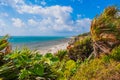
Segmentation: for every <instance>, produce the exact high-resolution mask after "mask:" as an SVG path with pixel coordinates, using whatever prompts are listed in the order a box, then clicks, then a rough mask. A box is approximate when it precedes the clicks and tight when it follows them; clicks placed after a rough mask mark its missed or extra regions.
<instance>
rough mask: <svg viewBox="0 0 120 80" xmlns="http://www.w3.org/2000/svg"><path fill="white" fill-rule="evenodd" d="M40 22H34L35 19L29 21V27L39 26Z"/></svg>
mask: <svg viewBox="0 0 120 80" xmlns="http://www.w3.org/2000/svg"><path fill="white" fill-rule="evenodd" d="M37 24H38V22H37V21H35V20H33V19H29V20H28V25H31V26H37Z"/></svg>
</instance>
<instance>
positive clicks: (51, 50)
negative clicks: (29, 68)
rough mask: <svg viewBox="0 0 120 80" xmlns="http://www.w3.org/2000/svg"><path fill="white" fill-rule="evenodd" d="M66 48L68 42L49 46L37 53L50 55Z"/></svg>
mask: <svg viewBox="0 0 120 80" xmlns="http://www.w3.org/2000/svg"><path fill="white" fill-rule="evenodd" d="M67 46H68V41H65V42H62V43H59V44H56V45H51V46H49V47H46V48H44V49H39V50H38V51H39V52H40V53H41V54H46V53H52V54H55V53H57V52H58V51H59V50H66V49H67Z"/></svg>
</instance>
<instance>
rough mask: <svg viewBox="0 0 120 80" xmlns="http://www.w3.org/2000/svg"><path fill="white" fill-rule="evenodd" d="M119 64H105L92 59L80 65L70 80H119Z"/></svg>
mask: <svg viewBox="0 0 120 80" xmlns="http://www.w3.org/2000/svg"><path fill="white" fill-rule="evenodd" d="M119 79H120V63H119V62H117V61H114V60H112V59H111V60H110V61H109V62H106V61H104V60H102V59H93V60H91V61H89V62H85V63H82V64H81V65H80V66H79V69H78V70H77V72H76V73H75V74H74V75H73V77H72V78H71V79H70V80H119Z"/></svg>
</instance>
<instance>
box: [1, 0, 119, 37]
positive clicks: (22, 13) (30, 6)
mask: <svg viewBox="0 0 120 80" xmlns="http://www.w3.org/2000/svg"><path fill="white" fill-rule="evenodd" d="M111 5H116V6H118V7H120V0H0V35H5V34H9V35H11V36H73V35H78V34H81V33H85V32H89V31H90V24H91V21H92V19H93V18H94V17H95V16H96V15H99V14H100V13H101V12H102V11H103V10H104V8H106V7H107V6H111Z"/></svg>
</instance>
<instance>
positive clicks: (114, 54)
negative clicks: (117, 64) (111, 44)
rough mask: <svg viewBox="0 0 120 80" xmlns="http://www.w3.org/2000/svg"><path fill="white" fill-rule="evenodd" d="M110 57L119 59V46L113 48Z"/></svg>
mask: <svg viewBox="0 0 120 80" xmlns="http://www.w3.org/2000/svg"><path fill="white" fill-rule="evenodd" d="M110 56H111V58H113V59H114V60H118V61H120V46H118V47H116V48H114V49H113V50H112V52H111V54H110Z"/></svg>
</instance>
